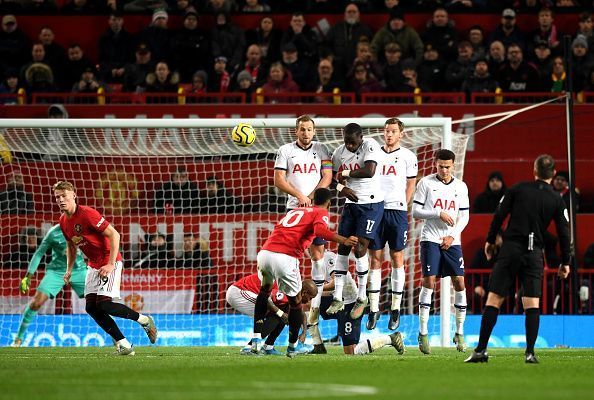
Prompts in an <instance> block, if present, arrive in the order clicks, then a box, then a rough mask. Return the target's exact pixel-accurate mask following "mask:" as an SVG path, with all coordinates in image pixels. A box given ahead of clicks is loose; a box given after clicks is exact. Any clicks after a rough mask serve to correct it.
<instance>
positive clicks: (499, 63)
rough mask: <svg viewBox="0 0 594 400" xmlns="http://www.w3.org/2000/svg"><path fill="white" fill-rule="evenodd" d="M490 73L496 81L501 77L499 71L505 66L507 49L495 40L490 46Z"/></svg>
mask: <svg viewBox="0 0 594 400" xmlns="http://www.w3.org/2000/svg"><path fill="white" fill-rule="evenodd" d="M488 59H489V73H490V74H491V76H493V77H494V78H495V79H497V76H498V75H499V70H500V69H501V67H503V65H505V63H506V60H505V47H504V46H503V43H501V42H500V41H499V40H495V41H494V42H492V43H491V45H490V46H489V57H488Z"/></svg>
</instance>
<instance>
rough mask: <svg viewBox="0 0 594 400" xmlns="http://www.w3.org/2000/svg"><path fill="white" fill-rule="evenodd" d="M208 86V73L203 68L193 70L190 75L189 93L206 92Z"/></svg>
mask: <svg viewBox="0 0 594 400" xmlns="http://www.w3.org/2000/svg"><path fill="white" fill-rule="evenodd" d="M207 87H208V74H207V73H206V71H204V70H201V69H200V70H198V71H196V72H194V75H193V76H192V88H191V89H190V93H192V94H204V93H207V92H208V91H207V89H206V88H207Z"/></svg>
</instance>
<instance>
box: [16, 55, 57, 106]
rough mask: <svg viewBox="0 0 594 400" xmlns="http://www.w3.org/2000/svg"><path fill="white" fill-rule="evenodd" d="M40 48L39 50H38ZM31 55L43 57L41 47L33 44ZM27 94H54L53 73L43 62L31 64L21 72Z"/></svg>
mask: <svg viewBox="0 0 594 400" xmlns="http://www.w3.org/2000/svg"><path fill="white" fill-rule="evenodd" d="M40 48H41V49H40ZM33 54H34V57H35V54H37V55H38V56H39V55H43V45H41V44H34V45H33ZM21 74H22V76H23V83H24V87H25V90H26V92H27V94H29V95H30V94H32V93H50V92H55V91H56V90H57V87H56V85H55V82H54V72H53V71H52V68H51V67H50V66H49V65H47V64H46V63H45V62H31V63H29V64H27V65H25V66H24V67H23V69H22V70H21Z"/></svg>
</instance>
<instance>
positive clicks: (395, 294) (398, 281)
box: [390, 266, 406, 310]
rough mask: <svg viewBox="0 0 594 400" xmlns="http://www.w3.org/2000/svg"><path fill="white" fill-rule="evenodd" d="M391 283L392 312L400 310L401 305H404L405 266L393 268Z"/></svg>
mask: <svg viewBox="0 0 594 400" xmlns="http://www.w3.org/2000/svg"><path fill="white" fill-rule="evenodd" d="M390 278H391V279H390V282H391V284H392V287H391V289H392V304H391V306H390V309H391V310H400V304H401V303H402V293H403V292H404V281H405V279H406V277H405V274H404V266H400V267H396V268H394V267H393V268H392V273H391V275H390Z"/></svg>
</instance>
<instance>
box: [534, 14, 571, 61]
mask: <svg viewBox="0 0 594 400" xmlns="http://www.w3.org/2000/svg"><path fill="white" fill-rule="evenodd" d="M554 21H555V19H554V18H553V10H551V9H550V8H543V9H541V10H540V11H539V12H538V28H537V29H536V30H534V31H532V32H531V33H530V35H528V47H529V48H530V49H532V47H534V46H535V45H536V44H537V43H538V42H540V41H541V40H545V41H546V42H547V43H548V44H549V47H550V48H551V52H552V53H553V55H563V43H562V38H563V34H562V33H561V32H560V31H559V29H558V28H557V26H556V25H555V24H554V23H553V22H554Z"/></svg>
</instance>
